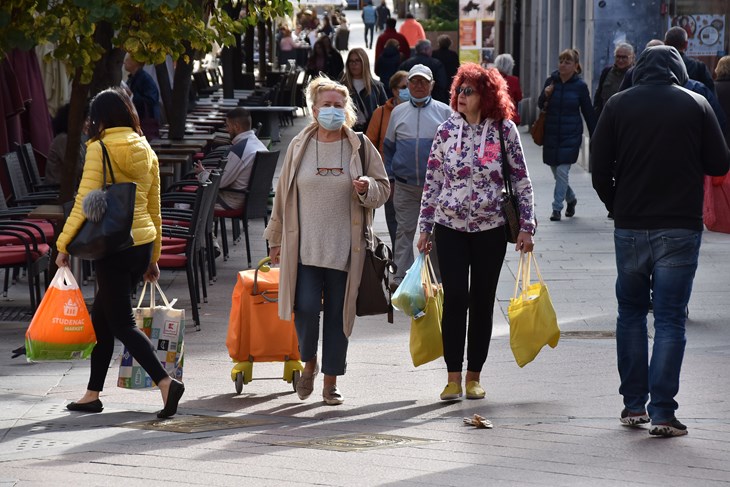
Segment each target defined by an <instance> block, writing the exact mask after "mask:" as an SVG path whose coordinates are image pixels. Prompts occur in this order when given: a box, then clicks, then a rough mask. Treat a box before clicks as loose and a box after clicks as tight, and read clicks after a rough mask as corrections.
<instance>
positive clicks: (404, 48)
mask: <svg viewBox="0 0 730 487" xmlns="http://www.w3.org/2000/svg"><path fill="white" fill-rule="evenodd" d="M395 24H396V20H395V19H394V18H392V17H391V18H389V19H388V20H386V21H385V30H384V31H383V33H382V34H380V35H379V36H378V40H377V41H376V42H375V59H376V60H377V59H378V58H379V57H380V56H381V55H382V54H383V49H384V48H385V43H386V42H388V41H389V40H390V39H395V40H397V41H398V47H399V50H400V53H401V58H400V60H401V62H403V61H405V60H406V59H408V58H409V57H411V48H410V47H409V46H408V40H407V39H406V38H405V37H404V36H403V34H401V33H399V32H398V31H397V30H395Z"/></svg>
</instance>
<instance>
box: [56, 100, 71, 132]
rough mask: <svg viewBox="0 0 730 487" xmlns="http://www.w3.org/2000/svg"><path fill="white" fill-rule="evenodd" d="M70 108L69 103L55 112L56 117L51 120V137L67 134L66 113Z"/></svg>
mask: <svg viewBox="0 0 730 487" xmlns="http://www.w3.org/2000/svg"><path fill="white" fill-rule="evenodd" d="M70 108H71V105H70V104H69V103H66V104H65V105H63V106H62V107H61V108H59V109H58V111H57V112H56V116H55V117H53V120H51V126H52V127H53V135H54V136H56V135H58V134H65V133H66V132H68V112H69V109H70Z"/></svg>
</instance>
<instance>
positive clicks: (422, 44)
mask: <svg viewBox="0 0 730 487" xmlns="http://www.w3.org/2000/svg"><path fill="white" fill-rule="evenodd" d="M431 53H432V49H431V41H429V40H428V39H421V40H420V41H418V42H417V43H416V48H415V54H414V55H413V57H411V58H410V59H406V60H405V61H403V63H401V65H400V66H399V67H398V70H399V71H410V69H411V68H412V67H413V66H415V65H416V64H423V65H424V66H428V67H429V69H430V70H431V72H432V73H433V81H434V85H433V92H432V94H431V96H433V98H434V100H438V101H440V102H442V103H449V100H450V96H449V88H450V85H449V80H448V78H447V77H446V69H445V68H444V65H443V64H441V61H439V60H438V59H435V58H433V57H431Z"/></svg>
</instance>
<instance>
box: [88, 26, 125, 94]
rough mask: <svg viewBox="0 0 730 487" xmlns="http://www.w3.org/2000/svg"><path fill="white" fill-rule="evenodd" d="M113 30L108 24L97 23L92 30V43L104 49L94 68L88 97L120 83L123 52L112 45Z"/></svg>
mask: <svg viewBox="0 0 730 487" xmlns="http://www.w3.org/2000/svg"><path fill="white" fill-rule="evenodd" d="M113 37H114V30H113V29H112V26H111V24H110V23H109V22H98V23H97V24H96V29H95V30H94V41H95V42H96V43H97V44H98V45H100V46H101V47H103V48H104V54H103V55H102V57H101V59H99V61H98V62H97V63H96V66H94V76H93V78H91V85H90V86H89V91H90V96H92V97H93V96H95V95H96V94H97V93H99V92H100V91H103V90H105V89H107V88H109V87H111V86H119V85H120V84H121V82H122V63H123V62H124V51H123V50H121V49H119V48H116V47H114V46H113V45H112V38H113Z"/></svg>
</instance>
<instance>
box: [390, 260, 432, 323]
mask: <svg viewBox="0 0 730 487" xmlns="http://www.w3.org/2000/svg"><path fill="white" fill-rule="evenodd" d="M425 265H426V260H425V257H424V254H423V253H421V254H418V257H416V260H414V261H413V265H412V266H411V268H410V269H408V271H407V272H406V277H404V278H403V281H401V283H400V286H398V289H396V291H395V293H394V294H393V298H392V303H393V306H395V307H396V308H397V309H399V310H401V311H403V312H404V313H405V314H407V315H408V316H410V317H411V318H418V317H419V316H421V315H422V314H423V312H424V311H425V309H426V292H425V290H424V289H423V279H422V276H423V272H424V270H425V269H426V267H425Z"/></svg>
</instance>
